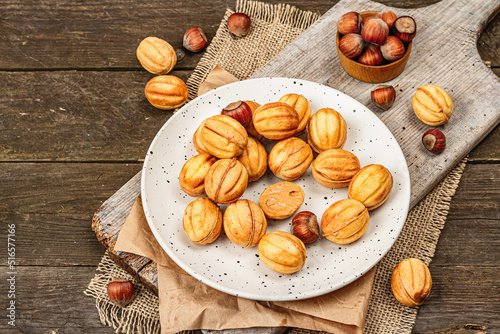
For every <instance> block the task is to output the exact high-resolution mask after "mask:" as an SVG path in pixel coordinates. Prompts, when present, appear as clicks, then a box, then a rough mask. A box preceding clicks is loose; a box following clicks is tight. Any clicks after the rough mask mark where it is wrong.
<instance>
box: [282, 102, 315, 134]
mask: <svg viewBox="0 0 500 334" xmlns="http://www.w3.org/2000/svg"><path fill="white" fill-rule="evenodd" d="M278 102H283V103H286V104H289V105H290V106H292V107H293V108H294V109H295V111H297V113H298V114H299V126H298V127H297V132H296V134H300V133H302V132H303V131H304V130H305V129H306V125H307V122H309V118H310V117H311V104H310V103H309V101H308V100H307V99H306V98H305V97H304V96H302V95H299V94H286V95H285V96H283V97H281V99H280V100H279V101H278Z"/></svg>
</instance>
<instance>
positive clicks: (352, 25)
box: [337, 12, 361, 35]
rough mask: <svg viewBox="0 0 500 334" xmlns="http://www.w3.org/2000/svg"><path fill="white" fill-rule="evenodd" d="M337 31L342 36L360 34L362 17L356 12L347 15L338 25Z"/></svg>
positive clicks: (342, 17) (343, 16)
mask: <svg viewBox="0 0 500 334" xmlns="http://www.w3.org/2000/svg"><path fill="white" fill-rule="evenodd" d="M337 30H338V31H339V33H341V34H342V35H347V34H359V32H360V31H361V15H359V14H358V13H356V12H349V13H345V14H344V15H342V16H341V17H340V20H339V22H338V23H337Z"/></svg>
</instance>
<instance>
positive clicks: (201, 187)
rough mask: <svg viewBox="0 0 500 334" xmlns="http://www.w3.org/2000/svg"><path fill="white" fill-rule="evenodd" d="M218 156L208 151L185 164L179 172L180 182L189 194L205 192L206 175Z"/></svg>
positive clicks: (199, 194)
mask: <svg viewBox="0 0 500 334" xmlns="http://www.w3.org/2000/svg"><path fill="white" fill-rule="evenodd" d="M216 161H217V158H215V157H213V156H211V155H210V154H207V153H202V154H198V155H196V156H194V157H192V158H191V159H189V160H188V161H186V163H185V164H184V166H182V169H181V173H180V174H179V184H180V186H181V189H182V190H184V192H185V193H186V194H188V195H189V196H195V197H196V196H202V195H204V194H205V176H206V175H207V173H208V170H209V169H210V167H212V165H213V164H214V163H215V162H216Z"/></svg>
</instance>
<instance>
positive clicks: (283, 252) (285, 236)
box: [258, 231, 306, 274]
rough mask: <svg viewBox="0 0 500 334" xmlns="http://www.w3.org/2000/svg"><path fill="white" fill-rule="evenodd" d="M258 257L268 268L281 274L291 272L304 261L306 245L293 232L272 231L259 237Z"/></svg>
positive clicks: (302, 265) (297, 268) (300, 266)
mask: <svg viewBox="0 0 500 334" xmlns="http://www.w3.org/2000/svg"><path fill="white" fill-rule="evenodd" d="M258 251H259V258H260V259H261V260H262V262H264V264H265V265H266V266H268V267H269V268H270V269H272V270H274V271H276V272H279V273H281V274H293V273H294V272H297V271H299V270H300V269H302V268H303V267H304V264H305V263H306V247H305V245H304V243H303V242H302V241H301V240H300V239H299V238H297V237H296V236H294V235H293V234H290V233H287V232H283V231H274V232H269V233H267V234H265V235H264V236H263V237H262V239H260V242H259V246H258Z"/></svg>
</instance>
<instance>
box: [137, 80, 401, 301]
mask: <svg viewBox="0 0 500 334" xmlns="http://www.w3.org/2000/svg"><path fill="white" fill-rule="evenodd" d="M288 93H299V94H302V95H304V96H305V97H306V98H307V99H308V100H309V101H310V103H311V106H312V110H313V112H315V111H317V110H318V109H320V108H324V107H329V108H333V109H335V110H337V111H338V112H340V113H341V114H342V116H343V117H344V119H345V120H346V122H347V125H348V130H347V142H346V143H345V146H344V149H345V150H348V151H351V152H353V153H354V154H355V155H356V156H357V157H358V158H359V160H360V162H361V166H365V165H368V164H373V163H376V164H381V165H384V166H385V167H387V168H388V169H389V170H390V171H391V173H392V176H393V178H394V187H393V190H392V193H391V195H390V197H389V199H388V200H387V202H386V203H384V204H383V205H382V206H381V207H380V208H378V209H376V210H375V211H372V212H370V225H369V227H368V230H367V231H366V233H365V234H364V235H363V236H362V237H361V238H360V239H359V240H357V241H356V242H354V243H352V244H350V245H344V246H342V245H337V244H334V243H332V242H330V241H328V240H327V239H325V238H321V239H320V240H319V241H317V242H316V243H314V244H311V245H306V248H307V260H306V264H305V266H304V268H302V269H301V270H300V271H298V272H297V273H295V274H291V275H283V274H279V273H277V272H274V271H272V270H271V269H269V268H268V267H266V266H265V265H264V264H263V263H262V262H261V261H260V260H259V257H258V252H257V247H253V248H242V247H240V246H237V245H235V244H233V243H232V242H231V241H230V240H229V239H228V238H227V237H226V236H225V235H224V233H222V234H221V236H220V237H219V239H217V241H216V242H214V243H212V244H210V245H206V246H201V245H196V244H194V243H192V242H191V241H190V240H189V239H188V238H187V236H186V235H185V233H184V230H183V228H182V217H183V213H184V209H185V208H186V206H187V205H188V204H189V203H190V202H191V201H193V200H194V199H195V198H194V197H190V196H188V195H186V194H185V193H184V192H183V191H182V190H181V188H180V187H179V173H180V170H181V168H182V166H183V165H184V163H185V162H186V161H187V160H188V159H190V158H191V157H193V156H194V155H196V154H197V152H196V151H195V149H194V147H193V142H192V137H193V133H194V132H195V130H196V128H197V127H198V125H199V124H200V123H201V122H202V121H203V120H204V119H206V118H208V117H210V116H213V115H217V114H219V113H220V111H221V110H222V108H224V107H225V106H226V105H228V104H229V103H231V102H234V101H238V100H253V101H256V102H259V103H261V104H264V103H268V102H276V101H278V100H279V98H280V97H281V96H283V95H285V94H288ZM302 137H304V135H302ZM274 144H275V142H274V141H272V142H271V143H268V144H267V146H266V149H267V151H268V152H269V151H270V150H271V148H272V146H273V145H274ZM280 181H281V180H280V179H278V178H277V177H275V176H274V175H273V174H272V173H271V172H270V171H269V170H268V172H267V174H266V175H264V177H262V178H261V179H260V180H258V181H256V182H251V183H249V185H248V188H247V190H246V192H245V193H244V194H243V196H242V199H249V200H252V201H254V202H256V203H258V202H259V196H260V194H261V193H262V191H263V190H264V189H265V188H267V187H269V186H270V185H272V184H274V183H277V182H280ZM295 183H296V184H298V185H299V186H300V187H302V189H303V190H304V192H305V195H306V196H305V201H304V204H303V205H302V207H301V208H300V209H299V211H303V210H308V211H312V212H314V213H315V214H316V215H317V216H318V219H319V220H320V219H321V216H322V214H323V212H324V211H325V210H326V208H328V206H330V205H331V204H333V203H334V202H336V201H338V200H340V199H344V198H347V188H342V189H330V188H326V187H323V186H322V185H320V184H319V183H317V182H316V181H315V180H314V178H313V177H312V174H311V168H309V170H308V171H307V172H306V173H305V174H304V175H303V176H302V177H301V178H300V179H299V180H297V181H295ZM141 192H142V201H143V206H144V211H145V214H146V217H147V220H148V223H149V226H150V227H151V230H152V231H153V234H154V235H155V237H156V239H157V240H158V242H159V243H160V245H161V246H162V247H163V249H164V250H165V251H166V252H167V254H168V255H169V256H170V257H171V258H172V259H173V260H174V261H175V262H176V263H177V264H178V265H179V266H180V267H181V268H182V269H184V270H185V271H186V272H188V273H189V274H191V275H192V276H194V277H195V278H197V279H198V280H200V281H201V282H203V283H205V284H208V285H209V286H211V287H213V288H215V289H218V290H221V291H223V292H226V293H228V294H232V295H235V296H240V297H244V298H249V299H255V300H267V301H278V300H297V299H304V298H310V297H315V296H319V295H322V294H325V293H327V292H331V291H333V290H336V289H339V288H341V287H343V286H345V285H347V284H348V283H350V282H352V281H354V280H355V279H357V278H358V277H360V276H361V275H363V274H364V273H366V272H367V271H368V270H369V269H370V268H372V267H373V266H374V265H375V264H376V263H377V262H378V261H379V260H380V259H381V258H382V257H383V256H384V254H385V253H386V252H387V251H388V250H389V249H390V248H391V246H392V245H393V243H394V242H395V240H396V238H397V237H398V235H399V232H400V231H401V229H402V227H403V225H404V222H405V220H406V215H407V212H408V207H409V203H410V178H409V174H408V168H407V166H406V161H405V158H404V155H403V152H402V151H401V149H400V147H399V145H398V143H397V142H396V140H395V139H394V137H393V136H392V134H391V132H390V131H389V130H388V129H387V127H386V126H385V125H384V124H383V123H382V121H380V120H379V119H378V117H377V116H375V115H374V114H373V113H372V112H371V111H370V110H368V109H367V108H366V107H365V106H364V105H362V104H361V103H359V102H357V101H356V100H354V99H353V98H351V97H349V96H347V95H345V94H343V93H341V92H339V91H337V90H335V89H332V88H330V87H328V86H324V85H320V84H317V83H313V82H309V81H304V80H298V79H288V78H261V79H251V80H245V81H241V82H237V83H234V84H230V85H226V86H223V87H220V88H217V89H215V90H213V91H210V92H208V93H206V94H204V95H202V96H200V97H198V98H196V99H194V100H193V101H191V102H190V103H188V104H187V105H186V106H184V107H183V108H181V109H180V110H179V111H177V113H176V114H175V115H173V116H172V117H171V118H170V119H169V120H168V122H167V123H165V125H164V126H163V127H162V128H161V130H160V131H159V132H158V134H157V135H156V137H155V138H154V140H153V142H152V144H151V147H150V148H149V150H148V153H147V155H146V158H145V161H144V168H143V171H142V181H141ZM225 207H226V206H225V205H223V206H221V209H222V210H224V209H225ZM290 222H291V218H289V219H286V220H282V221H277V220H276V221H274V220H269V221H268V229H267V231H268V232H270V231H275V230H281V231H287V232H288V231H290Z"/></svg>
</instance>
